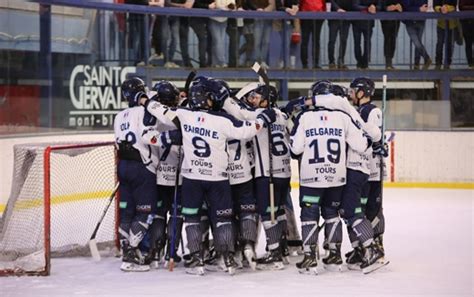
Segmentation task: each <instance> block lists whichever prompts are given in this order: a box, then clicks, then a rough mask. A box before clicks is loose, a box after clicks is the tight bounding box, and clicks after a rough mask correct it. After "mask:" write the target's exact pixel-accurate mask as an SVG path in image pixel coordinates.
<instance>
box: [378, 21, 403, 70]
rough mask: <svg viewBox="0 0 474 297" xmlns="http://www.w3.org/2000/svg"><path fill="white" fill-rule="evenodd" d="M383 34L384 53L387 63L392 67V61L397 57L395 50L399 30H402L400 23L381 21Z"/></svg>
mask: <svg viewBox="0 0 474 297" xmlns="http://www.w3.org/2000/svg"><path fill="white" fill-rule="evenodd" d="M380 23H381V24H382V32H383V53H384V56H385V62H386V64H387V66H388V65H390V66H391V65H392V59H393V56H394V55H395V48H396V46H397V35H398V29H399V28H400V21H380Z"/></svg>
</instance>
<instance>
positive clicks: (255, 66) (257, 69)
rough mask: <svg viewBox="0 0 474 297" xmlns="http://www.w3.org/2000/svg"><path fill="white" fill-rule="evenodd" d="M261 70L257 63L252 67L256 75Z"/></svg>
mask: <svg viewBox="0 0 474 297" xmlns="http://www.w3.org/2000/svg"><path fill="white" fill-rule="evenodd" d="M261 68H262V67H261V66H260V64H259V63H258V62H255V63H254V64H253V66H252V70H253V71H255V72H256V73H259V72H260V69H261Z"/></svg>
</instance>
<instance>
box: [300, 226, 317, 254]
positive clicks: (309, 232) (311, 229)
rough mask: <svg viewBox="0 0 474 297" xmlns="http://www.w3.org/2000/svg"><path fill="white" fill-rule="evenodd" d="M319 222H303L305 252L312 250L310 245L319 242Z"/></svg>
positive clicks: (302, 232) (302, 231)
mask: <svg viewBox="0 0 474 297" xmlns="http://www.w3.org/2000/svg"><path fill="white" fill-rule="evenodd" d="M318 232H319V230H318V222H317V221H304V222H301V234H302V235H303V249H304V251H305V252H309V251H310V246H315V245H316V244H317V243H318Z"/></svg>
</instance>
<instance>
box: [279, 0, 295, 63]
mask: <svg viewBox="0 0 474 297" xmlns="http://www.w3.org/2000/svg"><path fill="white" fill-rule="evenodd" d="M298 4H299V0H275V6H276V10H277V11H284V12H286V13H288V14H289V15H291V16H294V15H296V13H298V10H299V7H298ZM285 23H286V31H285V27H284V26H285ZM280 24H281V30H280V38H281V40H282V46H283V40H286V54H287V55H288V54H289V55H290V57H293V58H292V59H291V61H294V60H295V59H296V49H297V44H296V43H294V42H290V39H291V34H292V31H293V30H292V29H293V26H292V22H291V20H284V21H282V22H280ZM283 53H284V51H283V49H281V50H280V63H279V67H280V68H283V66H284V62H283V61H284V60H285V57H284V56H283ZM291 64H292V68H294V64H295V62H293V63H291ZM285 66H288V65H285Z"/></svg>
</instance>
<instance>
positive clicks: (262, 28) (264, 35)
mask: <svg viewBox="0 0 474 297" xmlns="http://www.w3.org/2000/svg"><path fill="white" fill-rule="evenodd" d="M271 30H272V21H269V20H255V24H254V33H253V34H254V41H255V48H254V49H255V60H256V61H257V62H259V63H262V62H265V63H266V64H267V65H268V49H269V46H270V33H271Z"/></svg>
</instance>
